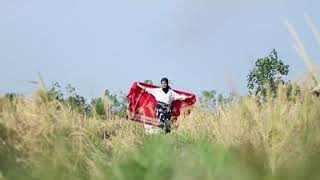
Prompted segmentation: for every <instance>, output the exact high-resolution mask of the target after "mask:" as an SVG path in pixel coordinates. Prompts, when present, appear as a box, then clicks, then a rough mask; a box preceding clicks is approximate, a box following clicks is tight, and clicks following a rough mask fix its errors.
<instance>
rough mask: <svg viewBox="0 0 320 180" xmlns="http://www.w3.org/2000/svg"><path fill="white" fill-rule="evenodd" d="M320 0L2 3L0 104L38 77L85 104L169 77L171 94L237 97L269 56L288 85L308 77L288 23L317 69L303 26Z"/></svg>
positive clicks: (319, 49)
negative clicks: (1, 97)
mask: <svg viewBox="0 0 320 180" xmlns="http://www.w3.org/2000/svg"><path fill="white" fill-rule="evenodd" d="M319 8H320V1H319V0H116V1H108V0H103V1H102V0H101V1H84V0H73V1H71V0H70V1H68V0H54V1H46V0H20V1H18V0H0V67H1V71H0V94H3V93H5V92H18V93H23V94H31V93H32V92H33V91H34V90H35V89H36V88H37V86H35V85H33V84H30V83H28V82H27V81H30V80H38V73H41V75H42V76H43V78H44V80H45V82H46V83H47V85H48V86H50V85H51V83H52V82H53V81H58V82H60V83H62V84H63V85H66V84H67V83H71V84H72V85H74V86H75V87H76V88H77V91H78V92H79V93H80V94H81V95H84V96H86V97H95V96H99V95H100V94H101V92H102V91H103V90H104V89H109V90H111V91H113V92H119V91H123V92H127V91H128V90H129V88H130V87H131V85H132V83H133V82H134V81H136V80H145V79H150V80H153V81H154V82H155V83H158V82H159V80H160V79H161V78H162V77H164V76H165V77H168V78H169V79H171V81H172V82H173V84H172V87H173V88H175V89H180V90H186V91H190V92H194V93H196V94H199V92H201V91H202V90H210V89H214V90H217V91H219V92H229V91H231V90H237V91H239V92H241V93H245V92H246V91H247V89H246V75H247V74H248V72H249V70H250V69H251V68H252V67H253V63H254V61H255V60H256V59H257V58H258V57H263V56H266V55H268V54H269V53H270V52H271V50H272V49H273V48H276V49H277V51H278V53H279V56H280V57H281V58H282V59H283V60H284V61H285V63H287V64H289V65H290V74H289V78H296V77H297V76H300V75H301V74H303V73H305V72H306V71H307V69H306V67H305V65H304V63H303V61H302V60H301V59H300V58H299V56H298V55H297V53H296V52H295V50H294V49H293V48H292V45H293V40H292V38H291V36H290V34H289V33H288V30H287V29H286V26H285V25H284V21H285V20H289V21H290V22H291V24H293V25H294V27H295V28H296V30H297V31H298V32H299V34H300V35H301V38H302V39H303V42H304V43H305V45H306V48H307V49H308V51H309V52H310V54H311V55H312V57H313V58H314V62H315V63H317V64H318V62H317V61H316V60H318V61H319V60H320V46H318V45H317V43H316V41H315V38H314V37H313V35H312V32H311V30H310V29H309V28H308V26H307V23H306V21H305V19H304V13H308V14H309V15H310V17H312V18H313V20H314V23H315V24H316V25H317V26H318V27H319V28H320V18H319V17H320V11H319Z"/></svg>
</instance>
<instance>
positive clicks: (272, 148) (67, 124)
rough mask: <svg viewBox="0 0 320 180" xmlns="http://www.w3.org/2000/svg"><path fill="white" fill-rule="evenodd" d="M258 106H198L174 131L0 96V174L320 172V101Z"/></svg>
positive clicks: (245, 175) (282, 175)
mask: <svg viewBox="0 0 320 180" xmlns="http://www.w3.org/2000/svg"><path fill="white" fill-rule="evenodd" d="M286 91H287V90H286V87H282V88H280V89H279V93H278V97H277V98H275V99H271V98H270V99H269V100H268V101H267V102H266V103H265V104H262V105H258V104H257V103H256V99H255V98H254V97H243V98H242V99H241V100H240V101H239V102H234V103H233V104H230V105H228V106H226V107H225V108H221V109H220V110H219V113H212V111H207V110H205V109H203V108H200V107H195V108H194V110H193V111H192V113H191V114H190V115H189V116H187V117H184V118H181V119H179V120H178V122H179V125H178V128H177V129H175V130H174V131H173V132H172V133H171V134H168V135H164V134H160V135H151V136H150V135H145V134H144V131H143V127H142V126H141V125H140V124H138V123H135V122H131V121H127V120H124V119H110V120H102V119H100V118H99V117H98V116H93V117H86V116H84V115H83V114H80V113H78V112H77V111H73V110H72V109H71V108H70V107H68V106H66V105H64V104H61V103H59V102H58V101H55V100H50V99H48V98H47V97H46V93H45V92H44V91H42V90H39V91H37V92H36V93H35V94H34V96H32V97H18V98H15V99H13V100H10V99H7V98H5V97H1V98H0V179H304V178H309V179H310V178H312V179H314V178H319V177H320V174H319V172H320V171H318V170H319V167H320V166H319V165H320V164H319V161H318V160H319V158H320V156H319V148H320V147H319V146H320V123H319V119H320V111H319V109H320V99H318V98H317V97H314V96H312V95H311V94H308V93H301V94H300V95H298V96H294V97H291V98H290V99H288V98H287V92H286Z"/></svg>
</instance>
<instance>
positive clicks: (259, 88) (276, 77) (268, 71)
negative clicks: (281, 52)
mask: <svg viewBox="0 0 320 180" xmlns="http://www.w3.org/2000/svg"><path fill="white" fill-rule="evenodd" d="M288 73H289V65H286V64H284V63H283V61H282V60H281V59H279V57H278V53H277V52H276V50H275V49H273V50H272V52H271V53H270V55H269V56H267V57H264V58H259V59H257V61H256V62H255V66H254V68H253V69H252V70H251V71H250V73H249V75H248V76H247V81H248V84H247V87H248V89H249V93H250V94H255V95H257V96H259V97H260V98H262V99H265V98H266V96H267V92H268V91H269V92H270V93H272V95H273V96H275V95H276V91H277V88H278V85H279V84H280V83H282V84H284V80H283V76H284V75H287V74H288Z"/></svg>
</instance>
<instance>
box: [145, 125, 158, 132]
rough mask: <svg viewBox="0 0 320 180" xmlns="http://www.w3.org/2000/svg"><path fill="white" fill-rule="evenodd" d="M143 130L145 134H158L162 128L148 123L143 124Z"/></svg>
mask: <svg viewBox="0 0 320 180" xmlns="http://www.w3.org/2000/svg"><path fill="white" fill-rule="evenodd" d="M144 132H145V133H146V134H159V133H161V132H162V129H161V128H159V127H155V126H152V125H149V124H144Z"/></svg>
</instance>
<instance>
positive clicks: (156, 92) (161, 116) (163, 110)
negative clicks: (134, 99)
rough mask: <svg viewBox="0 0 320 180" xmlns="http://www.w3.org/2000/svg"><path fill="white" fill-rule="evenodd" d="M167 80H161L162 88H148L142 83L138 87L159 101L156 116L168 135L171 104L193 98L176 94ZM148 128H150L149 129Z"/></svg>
mask: <svg viewBox="0 0 320 180" xmlns="http://www.w3.org/2000/svg"><path fill="white" fill-rule="evenodd" d="M168 83H169V81H168V79H167V78H162V79H161V87H160V88H147V87H145V86H143V85H141V84H140V83H137V85H138V86H139V87H140V88H141V89H143V90H145V91H146V92H148V93H150V94H151V95H153V96H154V97H155V99H156V101H157V105H156V109H155V111H156V116H157V118H158V121H159V124H160V127H161V128H162V129H163V130H165V132H166V133H168V132H170V131H171V126H170V125H171V122H170V120H171V103H172V102H173V101H175V100H185V99H187V98H191V97H192V96H186V95H182V94H178V93H176V92H174V91H173V90H172V89H171V88H170V86H169V84H168ZM147 128H148V127H147Z"/></svg>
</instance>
